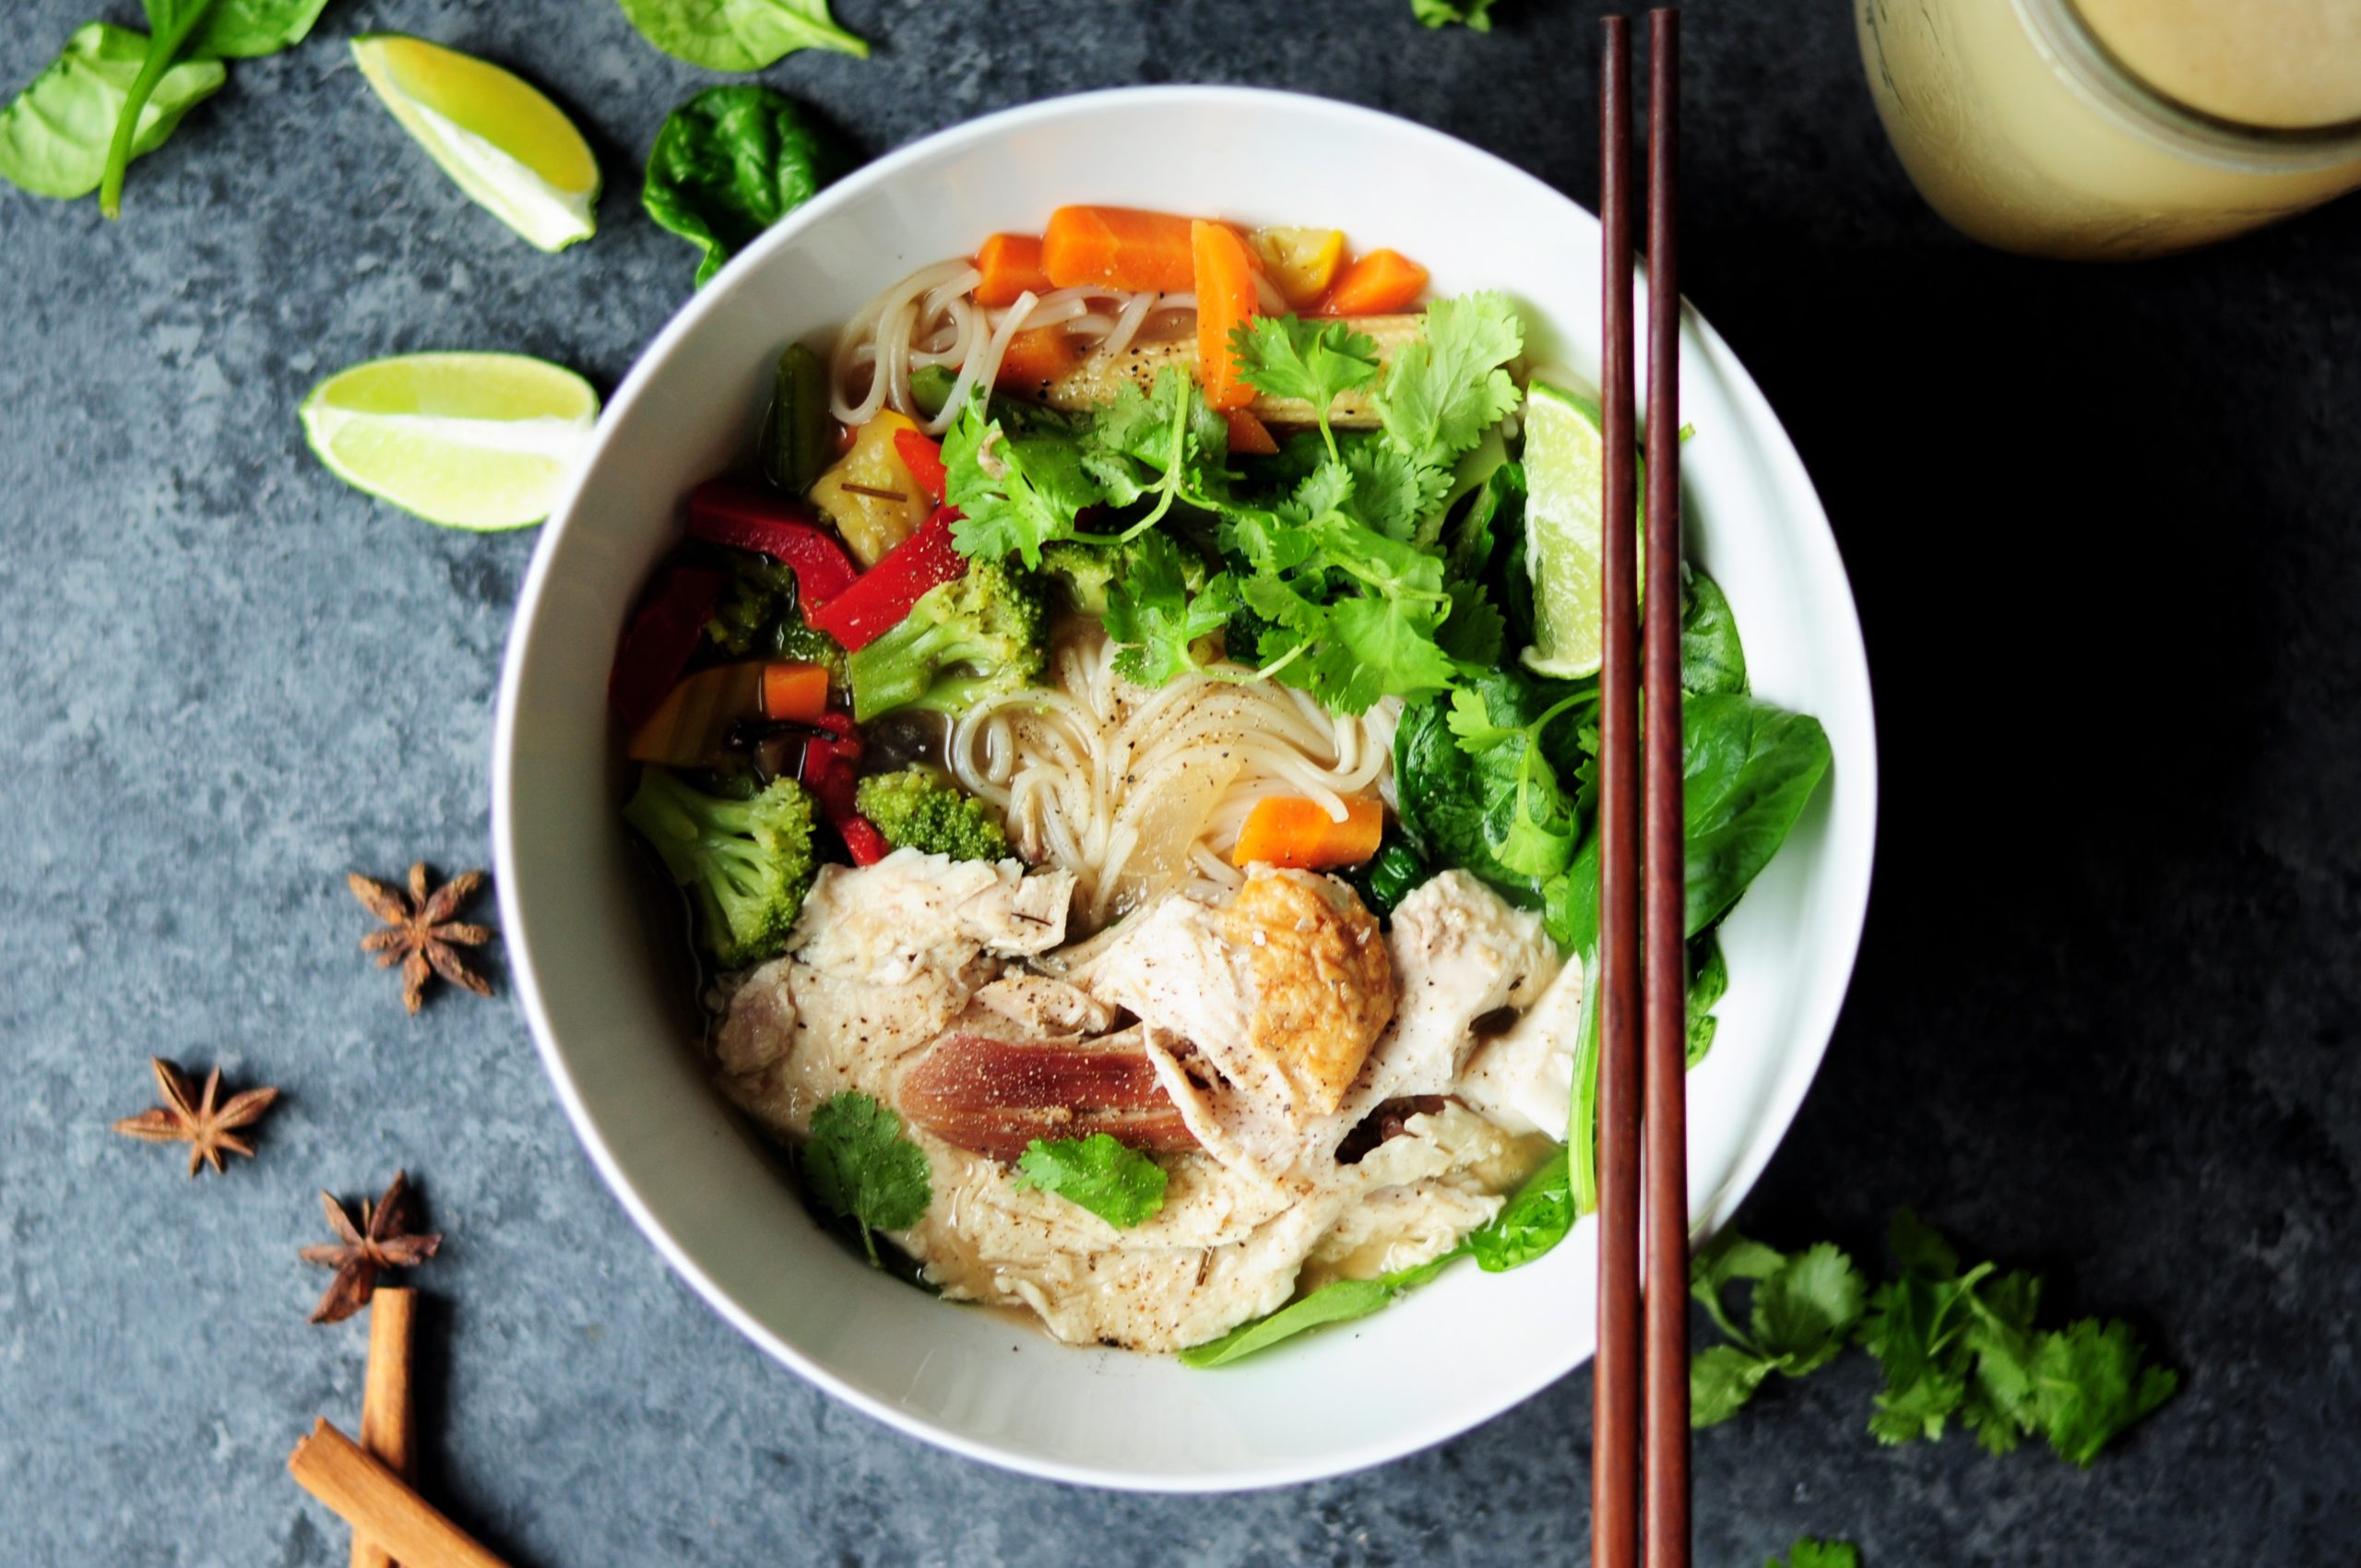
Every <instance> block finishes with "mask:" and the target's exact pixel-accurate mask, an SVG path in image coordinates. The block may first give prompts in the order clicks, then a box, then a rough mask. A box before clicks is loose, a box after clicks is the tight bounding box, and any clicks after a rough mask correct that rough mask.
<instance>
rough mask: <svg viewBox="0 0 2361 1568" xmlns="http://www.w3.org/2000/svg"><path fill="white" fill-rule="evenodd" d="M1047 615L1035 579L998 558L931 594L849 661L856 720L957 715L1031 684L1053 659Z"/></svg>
mask: <svg viewBox="0 0 2361 1568" xmlns="http://www.w3.org/2000/svg"><path fill="white" fill-rule="evenodd" d="M1049 638H1050V616H1049V605H1048V602H1047V596H1046V595H1045V594H1044V593H1043V591H1042V588H1041V585H1040V582H1039V580H1038V579H1037V578H1036V577H1034V576H1032V575H1031V574H1029V573H1026V572H1019V571H1015V570H1013V569H1011V568H1009V567H1007V566H1003V565H1002V564H1000V563H998V562H996V561H978V562H976V563H974V564H971V565H970V566H969V567H968V568H967V576H963V577H959V578H957V579H955V580H954V581H952V582H947V583H943V584H942V585H940V586H938V587H936V588H930V589H928V590H927V592H926V595H925V596H924V597H923V598H921V599H920V600H919V601H918V602H917V603H916V604H914V605H912V606H910V612H909V613H908V615H906V616H904V617H903V618H902V622H901V624H899V625H897V626H896V627H895V628H894V629H893V630H892V631H890V632H887V633H886V634H885V635H884V636H882V637H879V638H878V639H877V640H876V641H875V642H872V643H871V644H870V645H869V646H868V647H864V648H862V649H860V651H859V652H858V653H855V654H854V655H853V656H852V657H851V659H848V661H847V664H846V670H847V673H848V678H849V681H850V683H851V686H852V712H853V717H854V718H855V719H860V720H861V721H862V722H864V723H866V722H867V721H868V720H870V719H874V718H876V717H877V716H878V715H879V714H881V713H885V712H889V711H891V710H892V709H894V708H897V707H929V708H933V709H935V710H936V711H938V712H942V713H956V712H959V711H960V710H961V709H963V708H966V707H968V706H970V705H971V704H973V703H974V702H976V701H977V700H978V699H979V698H981V697H983V696H986V695H991V694H992V693H995V692H1005V691H1014V689H1016V688H1017V687H1019V686H1028V685H1031V684H1032V683H1034V682H1035V681H1036V680H1038V678H1039V676H1040V673H1041V671H1042V668H1043V666H1045V665H1046V664H1047V663H1048V662H1049V657H1050V653H1049Z"/></svg>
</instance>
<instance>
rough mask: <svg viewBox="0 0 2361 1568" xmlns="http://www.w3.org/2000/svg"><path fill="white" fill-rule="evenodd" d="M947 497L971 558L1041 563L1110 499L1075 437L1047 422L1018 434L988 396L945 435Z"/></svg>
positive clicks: (954, 538) (957, 540) (960, 542)
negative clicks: (1048, 549)
mask: <svg viewBox="0 0 2361 1568" xmlns="http://www.w3.org/2000/svg"><path fill="white" fill-rule="evenodd" d="M943 471H944V474H945V491H946V493H945V496H944V499H945V500H946V501H948V502H949V503H950V505H954V506H956V507H958V508H959V512H960V517H959V518H958V520H957V521H956V522H955V523H953V524H952V525H951V542H952V543H953V544H954V545H955V546H956V547H957V549H958V551H959V552H960V553H961V554H962V555H965V556H967V557H968V558H969V559H971V560H987V561H998V560H1002V559H1004V558H1005V557H1007V556H1009V555H1016V556H1020V557H1022V558H1023V560H1024V562H1025V564H1026V565H1027V566H1038V565H1040V564H1041V547H1042V546H1043V545H1045V544H1049V543H1052V542H1054V541H1055V540H1062V539H1072V538H1074V533H1075V526H1074V525H1075V521H1076V519H1077V518H1078V517H1080V516H1081V513H1082V511H1083V509H1084V508H1085V507H1087V506H1095V505H1098V504H1099V503H1100V502H1101V501H1103V500H1105V499H1107V494H1106V492H1105V491H1104V490H1103V489H1102V487H1101V484H1102V481H1101V476H1099V475H1098V474H1097V472H1096V471H1095V470H1094V469H1091V468H1090V467H1088V466H1087V465H1086V463H1085V462H1084V448H1083V445H1082V444H1081V442H1080V441H1078V440H1077V439H1076V437H1075V436H1074V433H1073V432H1072V431H1071V430H1070V429H1067V428H1065V427H1064V426H1063V425H1062V423H1056V422H1050V421H1048V420H1046V419H1038V420H1037V421H1034V422H1028V423H1027V424H1023V425H1017V426H1015V427H1014V428H1011V426H1010V422H1006V421H1003V420H1000V419H995V418H992V417H991V415H990V414H989V413H988V412H987V411H986V407H985V404H984V402H983V400H982V399H981V398H979V399H978V400H977V401H975V402H973V403H970V404H969V405H968V406H967V409H965V410H962V412H961V413H960V415H959V418H958V420H957V421H956V422H954V423H953V425H952V427H951V428H950V430H948V431H947V432H945V433H944V434H943Z"/></svg>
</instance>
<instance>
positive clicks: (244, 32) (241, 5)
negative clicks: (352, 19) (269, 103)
mask: <svg viewBox="0 0 2361 1568" xmlns="http://www.w3.org/2000/svg"><path fill="white" fill-rule="evenodd" d="M327 4H328V0H213V5H212V6H211V7H210V8H209V9H208V10H207V12H206V13H205V22H204V25H203V26H202V27H199V28H198V29H197V30H196V31H195V32H194V33H191V34H190V35H189V40H188V43H187V45H186V47H185V48H184V50H183V51H182V53H184V54H185V55H187V56H188V57H189V58H190V59H193V60H253V59H258V58H260V57H261V56H263V55H265V54H276V53H279V51H280V50H282V49H292V48H294V47H295V46H296V45H297V44H299V43H301V42H303V40H304V39H305V38H307V37H309V36H310V34H311V31H312V24H313V23H314V22H316V21H318V20H319V19H320V13H321V12H322V11H325V10H326V9H327Z"/></svg>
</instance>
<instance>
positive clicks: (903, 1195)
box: [803, 1089, 934, 1264]
mask: <svg viewBox="0 0 2361 1568" xmlns="http://www.w3.org/2000/svg"><path fill="white" fill-rule="evenodd" d="M803 1190H804V1192H805V1193H806V1194H808V1195H809V1196H810V1197H811V1199H812V1201H813V1203H815V1204H817V1205H819V1206H820V1207H822V1208H823V1209H825V1210H826V1211H827V1212H828V1213H830V1214H833V1215H835V1216H836V1217H837V1218H841V1219H848V1220H850V1221H851V1222H852V1223H853V1224H854V1225H855V1226H856V1227H858V1228H859V1229H860V1244H861V1246H862V1247H863V1248H865V1249H866V1250H867V1251H868V1253H869V1261H870V1262H871V1263H872V1264H877V1263H878V1262H879V1259H878V1256H877V1239H876V1236H875V1235H874V1234H873V1233H874V1232H876V1231H879V1230H905V1229H908V1228H909V1227H911V1226H913V1225H916V1224H917V1223H918V1222H919V1220H920V1219H923V1218H926V1210H927V1205H929V1204H930V1203H931V1202H933V1201H934V1189H933V1184H932V1182H930V1181H929V1180H928V1177H927V1162H926V1151H925V1150H923V1149H921V1148H919V1146H918V1145H916V1144H914V1143H912V1142H910V1141H909V1140H908V1138H905V1137H904V1136H902V1119H901V1118H900V1117H899V1116H896V1114H894V1112H893V1111H890V1110H888V1109H887V1108H886V1107H885V1106H884V1105H882V1104H880V1103H879V1102H878V1101H877V1100H876V1099H874V1098H872V1097H871V1096H869V1095H865V1094H861V1093H860V1092H859V1091H857V1090H849V1089H848V1090H847V1091H845V1092H844V1093H842V1094H836V1095H831V1096H829V1097H828V1099H825V1100H824V1101H822V1102H821V1105H820V1108H819V1109H818V1110H817V1111H813V1113H812V1135H811V1137H810V1138H809V1139H808V1140H806V1141H805V1143H804V1145H803Z"/></svg>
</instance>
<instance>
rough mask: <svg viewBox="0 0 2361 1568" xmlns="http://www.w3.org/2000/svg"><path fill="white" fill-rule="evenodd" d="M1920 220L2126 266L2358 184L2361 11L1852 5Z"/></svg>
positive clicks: (2322, 5) (2179, 4)
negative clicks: (1919, 195)
mask: <svg viewBox="0 0 2361 1568" xmlns="http://www.w3.org/2000/svg"><path fill="white" fill-rule="evenodd" d="M1855 16H1856V19H1857V23H1858V26H1859V30H1860V39H1861V53H1862V58H1863V60H1864V62H1865V64H1866V65H1867V66H1868V70H1869V88H1870V91H1871V94H1872V96H1873V97H1874V98H1875V99H1876V101H1877V105H1878V112H1879V114H1880V117H1881V118H1882V119H1883V120H1884V122H1885V125H1886V130H1887V133H1888V134H1889V135H1890V136H1892V138H1893V143H1894V148H1895V150H1896V151H1897V152H1899V153H1900V154H1901V157H1902V160H1903V164H1904V167H1905V168H1907V169H1908V170H1909V172H1910V175H1911V178H1912V179H1913V180H1915V181H1916V183H1917V185H1918V188H1919V190H1920V191H1921V192H1923V193H1924V194H1925V196H1926V197H1927V199H1928V201H1929V202H1930V203H1931V204H1933V206H1934V208H1935V209H1936V210H1937V211H1938V212H1940V213H1941V214H1942V215H1943V217H1945V218H1946V219H1948V220H1950V221H1951V222H1952V224H1954V225H1955V226H1957V227H1958V228H1959V229H1961V230H1962V231H1964V232H1966V233H1968V234H1969V235H1972V236H1973V237H1975V238H1976V239H1979V240H1982V241H1984V242H1986V243H1987V244H1994V245H1998V246H1999V247H2001V248H2002V249H2005V250H2013V251H2022V252H2024V253H2027V254H2030V255H2056V256H2075V257H2085V258H2094V259H2130V258H2132V257H2137V256H2144V255H2159V254H2162V253H2165V252H2168V251H2176V250H2183V249H2187V248H2189V246H2192V245H2199V244H2206V243H2207V242H2209V241H2213V240H2218V239H2224V238H2226V237H2228V236H2229V235H2232V234H2236V233H2240V232H2245V231H2246V230H2248V229H2251V228H2254V227H2256V226H2258V225H2260V224H2262V223H2267V222H2269V221H2271V220H2272V219H2274V218H2282V217H2285V216H2287V215H2289V214H2291V213H2296V212H2300V211H2303V210H2304V209H2305V208H2310V207H2315V206H2317V205H2319V203H2321V202H2323V201H2326V200H2329V199H2330V198H2331V197H2333V196H2339V195H2341V194H2343V192H2345V191H2348V190H2351V189H2353V188H2355V186H2356V185H2361V0H2235V3H2231V0H1856V5H1855Z"/></svg>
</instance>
